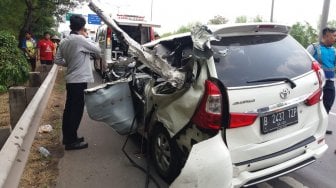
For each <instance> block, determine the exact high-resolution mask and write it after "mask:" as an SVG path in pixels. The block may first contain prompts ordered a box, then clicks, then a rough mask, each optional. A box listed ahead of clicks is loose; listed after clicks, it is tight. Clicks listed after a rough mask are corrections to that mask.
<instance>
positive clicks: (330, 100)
mask: <svg viewBox="0 0 336 188" xmlns="http://www.w3.org/2000/svg"><path fill="white" fill-rule="evenodd" d="M335 40H336V30H335V29H331V28H328V27H327V28H324V29H323V30H322V41H320V42H319V43H315V44H311V45H310V46H308V48H307V51H308V52H309V53H310V54H311V55H312V56H313V57H314V58H315V59H316V60H317V61H318V62H319V63H320V64H321V66H322V69H323V71H324V74H325V78H326V83H325V85H324V87H323V104H324V107H325V109H326V111H327V113H328V114H329V111H330V109H331V107H332V105H333V104H334V100H335V86H334V81H335V62H336V59H335V54H336V53H335V48H334V47H333V45H334V44H335ZM327 134H332V131H329V130H328V131H327Z"/></svg>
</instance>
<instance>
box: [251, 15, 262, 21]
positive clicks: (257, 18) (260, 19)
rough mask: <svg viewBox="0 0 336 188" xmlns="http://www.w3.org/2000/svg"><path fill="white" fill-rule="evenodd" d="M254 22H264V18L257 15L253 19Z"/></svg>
mask: <svg viewBox="0 0 336 188" xmlns="http://www.w3.org/2000/svg"><path fill="white" fill-rule="evenodd" d="M252 22H263V18H262V17H261V16H260V15H257V16H256V17H254V18H253V19H252Z"/></svg>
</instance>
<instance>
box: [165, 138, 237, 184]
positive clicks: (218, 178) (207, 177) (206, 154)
mask: <svg viewBox="0 0 336 188" xmlns="http://www.w3.org/2000/svg"><path fill="white" fill-rule="evenodd" d="M210 159H211V160H210ZM232 173H233V172H232V163H231V156H230V153H229V150H228V149H227V147H226V145H225V143H224V141H223V138H222V133H221V132H219V133H218V134H217V135H216V136H214V137H212V138H209V139H207V140H204V141H202V142H199V143H197V144H195V145H194V146H193V148H192V149H191V152H190V155H189V157H188V160H187V162H186V164H185V166H184V168H183V169H182V171H181V173H180V175H179V176H178V177H177V178H176V179H175V181H174V182H173V183H172V184H171V185H170V187H171V188H185V187H223V188H231V187H232Z"/></svg>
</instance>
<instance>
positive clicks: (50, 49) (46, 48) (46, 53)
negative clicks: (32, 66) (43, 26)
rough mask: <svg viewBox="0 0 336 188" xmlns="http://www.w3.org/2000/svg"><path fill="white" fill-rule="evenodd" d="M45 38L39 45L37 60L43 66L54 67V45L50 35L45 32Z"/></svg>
mask: <svg viewBox="0 0 336 188" xmlns="http://www.w3.org/2000/svg"><path fill="white" fill-rule="evenodd" d="M43 36H44V38H43V39H41V40H40V41H39V42H38V43H37V60H40V61H41V64H42V65H52V63H53V60H54V50H55V46H54V43H53V42H52V41H51V40H50V33H49V32H44V34H43Z"/></svg>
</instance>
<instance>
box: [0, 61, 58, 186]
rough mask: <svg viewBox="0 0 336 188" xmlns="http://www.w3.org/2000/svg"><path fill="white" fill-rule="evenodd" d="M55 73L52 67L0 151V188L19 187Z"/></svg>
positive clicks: (55, 69) (54, 67) (56, 68)
mask: <svg viewBox="0 0 336 188" xmlns="http://www.w3.org/2000/svg"><path fill="white" fill-rule="evenodd" d="M57 71H58V67H57V65H53V67H52V68H51V70H50V72H49V73H48V76H47V77H46V78H45V80H44V81H43V83H42V85H41V86H40V88H39V89H38V91H37V92H36V94H35V96H34V98H33V99H32V100H31V102H30V103H29V105H28V106H27V108H26V110H25V111H24V113H23V114H22V116H21V118H20V119H19V121H18V123H17V124H16V126H15V128H14V129H13V131H12V132H11V134H10V136H9V138H8V139H7V141H6V143H5V144H4V146H3V147H2V149H1V150H0V187H1V188H13V187H18V185H19V182H20V179H21V176H22V173H23V170H24V167H25V166H26V163H27V160H28V156H29V153H30V148H31V146H32V143H33V141H34V138H35V134H36V131H37V128H38V125H39V123H40V119H41V118H42V115H43V112H44V110H45V108H46V106H47V104H48V100H49V97H50V94H51V92H52V89H53V87H54V84H55V80H56V75H57Z"/></svg>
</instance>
